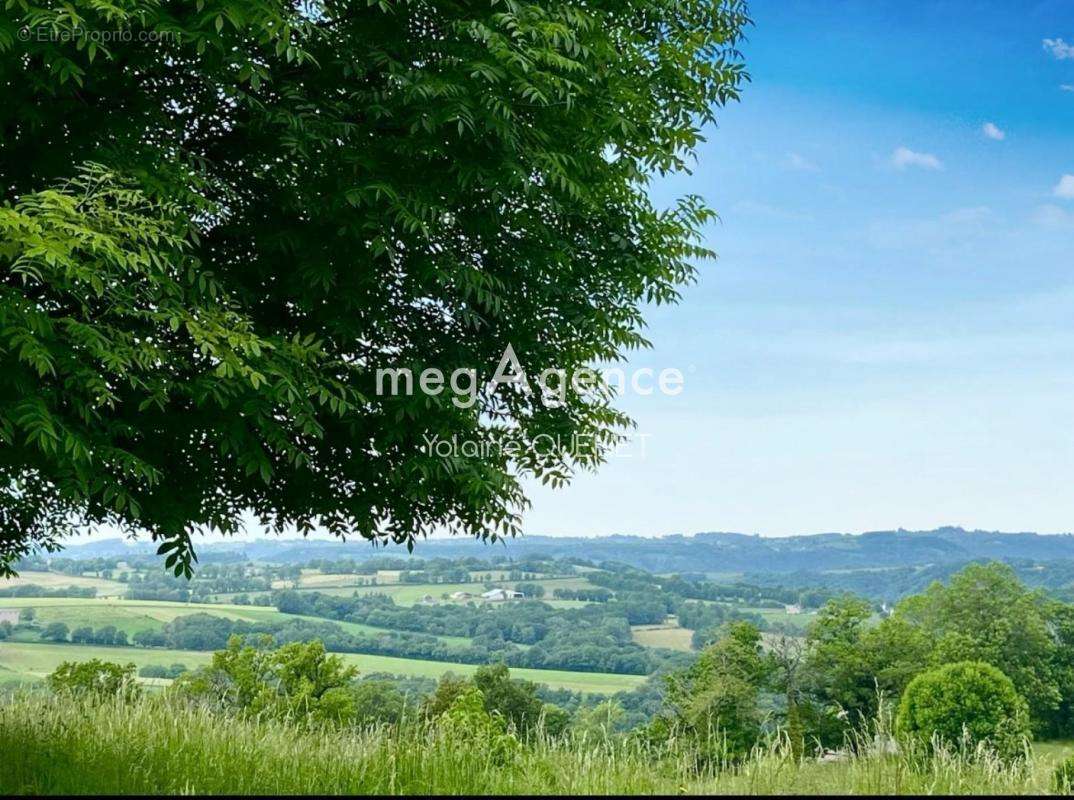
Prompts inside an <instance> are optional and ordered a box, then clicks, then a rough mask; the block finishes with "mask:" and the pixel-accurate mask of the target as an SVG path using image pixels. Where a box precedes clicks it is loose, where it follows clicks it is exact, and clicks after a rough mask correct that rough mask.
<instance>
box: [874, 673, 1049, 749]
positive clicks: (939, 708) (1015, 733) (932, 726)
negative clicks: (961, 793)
mask: <svg viewBox="0 0 1074 800" xmlns="http://www.w3.org/2000/svg"><path fill="white" fill-rule="evenodd" d="M895 730H896V733H897V734H898V735H900V736H902V737H904V738H905V739H907V740H916V741H917V743H918V744H920V745H922V746H925V747H929V746H932V744H933V743H934V742H940V743H942V744H945V745H948V746H954V747H968V748H970V749H972V748H976V747H977V746H979V745H982V744H983V745H985V746H987V747H989V748H991V749H993V750H995V752H996V753H997V754H999V755H1000V756H1003V757H1004V758H1017V757H1019V756H1021V755H1023V754H1024V753H1025V751H1026V745H1025V743H1026V741H1027V740H1028V738H1029V736H1030V729H1029V713H1028V709H1027V706H1026V702H1025V700H1024V699H1023V698H1022V697H1021V695H1019V694H1018V692H1017V690H1016V689H1015V688H1014V683H1012V682H1011V679H1010V678H1008V677H1007V676H1006V675H1004V674H1003V673H1002V672H1001V671H1000V670H998V669H997V668H996V667H994V666H992V665H991V664H985V663H983V662H980V661H960V662H956V663H954V664H945V665H944V666H942V667H937V668H936V669H933V670H929V671H928V672H923V673H921V674H920V675H918V676H917V677H916V678H914V679H913V680H912V681H910V685H909V686H907V687H906V692H905V693H903V696H902V700H901V702H900V703H899V711H898V714H897V715H896V718H895Z"/></svg>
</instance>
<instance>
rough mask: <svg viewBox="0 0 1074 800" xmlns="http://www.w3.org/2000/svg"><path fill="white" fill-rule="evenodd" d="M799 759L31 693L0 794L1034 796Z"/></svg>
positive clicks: (985, 777)
mask: <svg viewBox="0 0 1074 800" xmlns="http://www.w3.org/2000/svg"><path fill="white" fill-rule="evenodd" d="M861 750H862V752H861V754H860V755H857V756H853V757H848V759H847V760H845V761H842V762H838V763H818V762H817V761H815V760H804V761H801V762H797V761H795V760H794V759H793V758H792V757H791V755H790V748H789V747H787V746H786V742H785V741H783V740H780V739H775V740H773V741H772V742H771V743H769V744H768V745H766V746H764V747H759V748H757V749H756V750H755V751H754V753H753V754H752V755H751V757H750V758H749V759H747V760H746V762H745V763H743V764H741V765H738V766H736V767H733V768H724V769H721V770H718V771H709V772H700V773H699V772H698V771H697V769H696V767H695V763H696V762H695V761H694V760H692V759H690V758H688V757H686V756H682V757H675V756H670V755H667V754H663V755H661V754H658V753H654V752H651V751H649V750H647V749H646V747H645V746H644V745H641V744H637V743H631V742H624V741H617V740H611V741H605V740H590V741H578V740H558V741H557V740H549V739H546V738H538V739H537V741H535V742H533V743H530V744H527V745H526V746H525V747H523V748H521V750H520V751H519V752H518V753H517V755H515V756H513V757H511V758H508V759H506V760H505V759H503V758H502V757H501V758H497V757H495V756H494V755H493V754H492V753H490V752H484V751H483V750H482V748H481V747H480V746H479V745H477V746H467V745H465V744H463V743H462V742H460V741H457V740H452V739H450V738H448V737H447V736H445V735H444V733H443V732H442V731H440V730H439V729H438V728H437V727H436V726H433V725H425V724H421V723H418V722H410V723H405V724H403V725H400V726H398V727H384V728H374V729H369V730H357V731H332V730H312V731H311V730H308V729H305V728H299V727H296V726H292V725H289V724H286V723H280V722H259V721H256V720H243V719H235V718H231V717H225V716H221V715H217V714H214V713H213V712H210V711H208V710H206V709H204V708H197V707H190V706H185V705H181V704H177V703H176V702H174V701H172V700H170V699H169V698H168V697H165V696H150V697H146V698H144V699H142V700H140V701H138V702H133V703H124V702H122V701H106V702H103V703H93V702H86V701H79V700H74V699H70V698H64V697H55V696H51V695H45V694H40V693H35V694H20V695H16V696H14V697H12V698H9V699H8V700H3V701H0V793H4V794H124V793H143V794H179V793H195V794H229V793H238V794H309V793H324V794H528V793H533V794H651V793H660V794H676V793H687V794H787V793H810V794H824V793H836V794H898V793H908V794H988V793H1043V792H1045V791H1046V790H1047V788H1048V785H1049V784H1048V779H1049V776H1048V771H1047V769H1045V768H1044V767H1043V766H1036V765H1033V762H1031V766H1030V767H1028V768H1019V767H1017V766H1014V767H1011V766H1005V765H1003V764H1002V763H1000V762H998V761H995V760H990V759H989V758H987V757H976V756H971V755H966V754H960V753H951V752H941V753H939V754H937V755H936V756H935V757H930V758H925V757H918V756H913V755H892V754H884V753H882V752H879V751H878V750H875V749H873V750H870V748H868V747H863V748H861Z"/></svg>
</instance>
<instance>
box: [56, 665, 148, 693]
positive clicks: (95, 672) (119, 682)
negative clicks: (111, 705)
mask: <svg viewBox="0 0 1074 800" xmlns="http://www.w3.org/2000/svg"><path fill="white" fill-rule="evenodd" d="M48 686H49V688H50V689H52V691H54V692H64V693H71V694H78V695H86V696H91V697H101V698H103V697H115V696H124V697H135V696H137V695H138V694H139V689H138V685H137V684H136V683H135V681H134V664H126V665H120V664H114V663H112V662H111V661H101V660H100V659H97V658H94V659H91V660H90V661H80V662H76V661H64V662H63V663H62V664H60V666H58V667H57V668H56V670H55V671H54V672H53V673H52V674H51V675H49V676H48Z"/></svg>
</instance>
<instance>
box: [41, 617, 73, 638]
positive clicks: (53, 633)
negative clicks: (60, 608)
mask: <svg viewBox="0 0 1074 800" xmlns="http://www.w3.org/2000/svg"><path fill="white" fill-rule="evenodd" d="M69 633H70V629H69V628H68V627H67V625H66V623H63V622H50V623H49V624H48V625H46V626H45V629H44V630H43V631H41V638H42V639H47V640H48V641H50V642H66V641H67V636H68V634H69Z"/></svg>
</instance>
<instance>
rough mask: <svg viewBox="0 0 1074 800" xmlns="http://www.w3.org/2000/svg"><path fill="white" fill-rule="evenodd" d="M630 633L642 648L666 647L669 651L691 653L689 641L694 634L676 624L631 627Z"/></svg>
mask: <svg viewBox="0 0 1074 800" xmlns="http://www.w3.org/2000/svg"><path fill="white" fill-rule="evenodd" d="M630 633H631V636H632V638H633V639H634V641H635V642H637V643H638V644H640V645H642V646H643V647H667V648H669V649H671V650H681V651H683V652H686V653H689V652H692V651H693V648H692V647H691V646H690V640H691V639H692V638H693V635H694V632H693V631H692V630H689V629H687V628H680V627H679V626H678V625H677V624H667V625H632V626H631V627H630Z"/></svg>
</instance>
